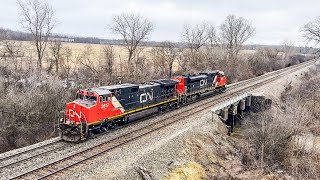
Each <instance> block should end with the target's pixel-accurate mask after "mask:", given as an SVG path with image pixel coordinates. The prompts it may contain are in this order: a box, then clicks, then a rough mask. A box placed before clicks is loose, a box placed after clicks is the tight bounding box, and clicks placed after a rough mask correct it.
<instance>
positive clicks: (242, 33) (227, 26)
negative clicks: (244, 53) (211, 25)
mask: <svg viewBox="0 0 320 180" xmlns="http://www.w3.org/2000/svg"><path fill="white" fill-rule="evenodd" d="M254 32H255V28H254V27H253V26H252V25H251V23H250V22H249V21H248V20H246V19H244V18H242V17H239V18H237V17H236V16H235V15H229V16H227V18H226V20H225V21H224V23H222V24H221V26H220V38H219V41H220V43H221V44H222V46H224V47H225V48H226V51H227V54H228V56H229V57H230V58H233V57H234V56H235V55H237V54H238V52H239V50H240V48H241V46H242V45H243V43H244V42H246V41H247V40H248V39H249V38H250V37H252V36H253V34H254Z"/></svg>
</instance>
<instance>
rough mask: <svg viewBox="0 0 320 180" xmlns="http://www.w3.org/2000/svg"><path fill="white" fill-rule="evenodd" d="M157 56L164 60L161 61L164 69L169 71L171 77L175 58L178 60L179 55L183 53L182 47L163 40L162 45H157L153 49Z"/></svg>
mask: <svg viewBox="0 0 320 180" xmlns="http://www.w3.org/2000/svg"><path fill="white" fill-rule="evenodd" d="M153 51H154V55H155V57H156V58H157V59H158V60H159V61H161V62H163V63H160V64H161V65H163V66H164V69H165V70H166V72H167V73H168V74H167V75H168V78H171V76H172V67H173V63H174V61H175V60H177V57H178V56H179V55H180V54H181V52H182V49H181V48H177V47H175V45H174V44H173V43H172V42H170V41H166V42H162V43H161V44H160V47H155V48H154V49H153Z"/></svg>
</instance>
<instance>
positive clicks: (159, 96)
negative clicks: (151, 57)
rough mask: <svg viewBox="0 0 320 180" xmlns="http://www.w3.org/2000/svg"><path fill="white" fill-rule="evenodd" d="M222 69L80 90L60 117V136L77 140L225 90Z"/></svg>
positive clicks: (69, 139) (224, 78)
mask: <svg viewBox="0 0 320 180" xmlns="http://www.w3.org/2000/svg"><path fill="white" fill-rule="evenodd" d="M225 85H226V77H225V75H224V72H223V71H212V72H203V73H199V74H197V75H186V76H185V75H182V76H177V77H174V78H173V79H160V80H155V81H151V82H148V83H145V84H128V83H127V84H119V85H113V86H102V87H97V88H90V89H85V90H80V91H78V92H77V98H76V100H74V101H73V102H70V103H67V105H66V111H65V112H64V113H63V118H61V119H60V120H59V130H60V136H61V138H62V139H64V140H66V141H74V142H76V141H80V140H84V139H86V138H88V137H91V136H92V135H93V134H94V133H98V132H101V131H106V130H107V129H109V128H114V127H116V126H118V125H120V124H124V123H128V122H131V121H134V120H137V119H139V118H143V117H146V116H148V115H151V114H154V113H158V112H161V111H166V110H170V109H174V108H177V107H179V106H180V105H183V104H187V103H190V102H193V101H195V100H196V99H198V98H199V97H201V96H205V95H209V94H212V93H215V92H224V91H225Z"/></svg>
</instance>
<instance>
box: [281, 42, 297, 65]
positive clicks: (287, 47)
mask: <svg viewBox="0 0 320 180" xmlns="http://www.w3.org/2000/svg"><path fill="white" fill-rule="evenodd" d="M282 48H283V52H284V59H285V60H288V59H289V57H290V56H291V55H293V54H294V53H295V48H294V43H293V42H292V41H290V40H288V39H285V40H284V41H283V43H282Z"/></svg>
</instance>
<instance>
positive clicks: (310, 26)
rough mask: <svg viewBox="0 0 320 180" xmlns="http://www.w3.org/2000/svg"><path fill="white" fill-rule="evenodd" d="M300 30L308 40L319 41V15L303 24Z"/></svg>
mask: <svg viewBox="0 0 320 180" xmlns="http://www.w3.org/2000/svg"><path fill="white" fill-rule="evenodd" d="M302 32H303V33H304V34H303V36H304V38H305V39H306V40H307V41H308V42H311V41H313V42H315V43H317V44H318V43H320V17H318V18H317V19H316V20H314V21H311V22H309V23H307V24H306V25H304V27H303V28H302Z"/></svg>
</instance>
